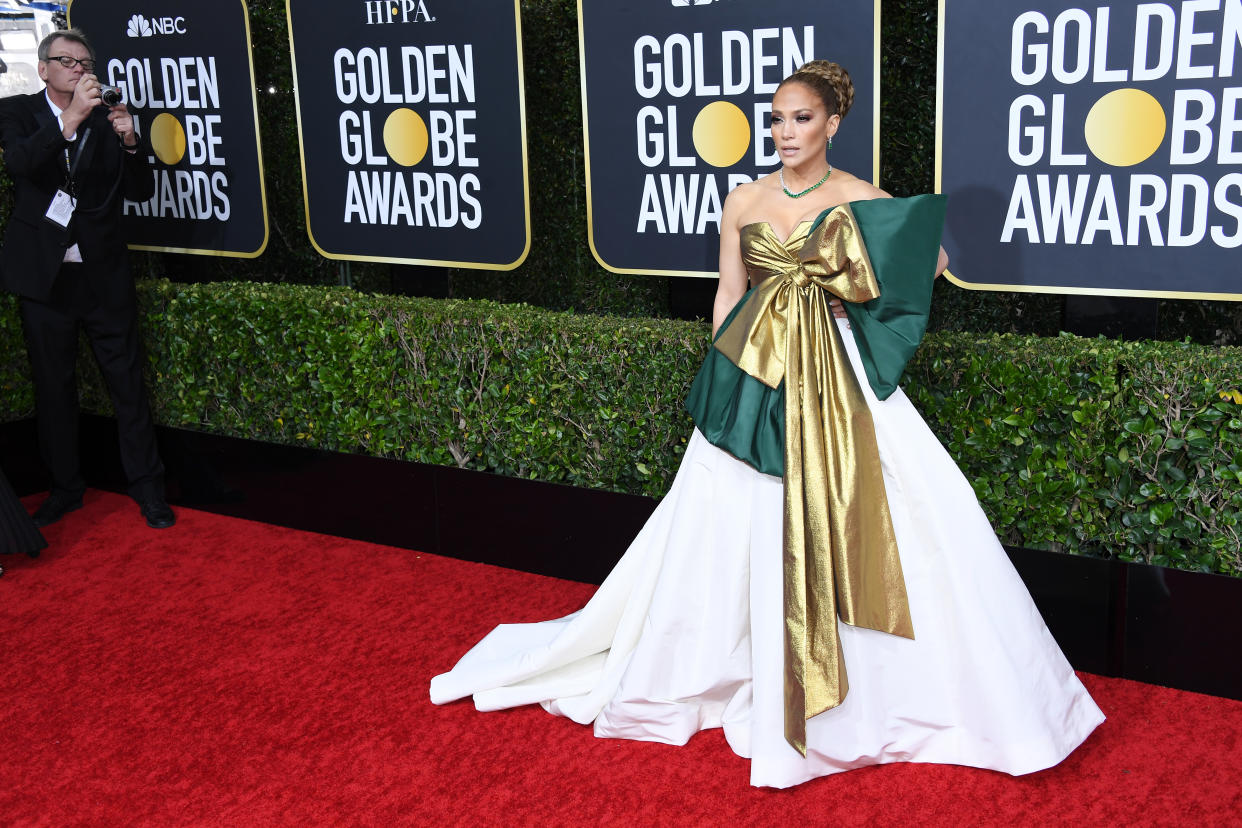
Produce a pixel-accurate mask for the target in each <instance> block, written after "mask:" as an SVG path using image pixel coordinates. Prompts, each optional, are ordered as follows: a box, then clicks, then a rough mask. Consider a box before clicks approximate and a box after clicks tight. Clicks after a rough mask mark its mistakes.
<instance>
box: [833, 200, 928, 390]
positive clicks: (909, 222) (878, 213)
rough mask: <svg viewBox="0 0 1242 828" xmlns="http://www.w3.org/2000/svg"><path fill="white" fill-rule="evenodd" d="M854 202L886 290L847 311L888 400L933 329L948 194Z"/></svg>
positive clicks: (874, 383)
mask: <svg viewBox="0 0 1242 828" xmlns="http://www.w3.org/2000/svg"><path fill="white" fill-rule="evenodd" d="M849 207H850V208H851V209H852V210H853V211H854V217H855V218H856V219H857V221H858V227H859V229H860V230H861V232H862V235H863V241H864V244H865V246H866V249H867V252H868V254H869V255H870V256H871V265H872V267H873V268H874V269H875V273H876V278H877V279H878V280H879V283H880V287H881V290H882V291H883V292H882V293H881V294H880V296H879V298H877V299H873V300H871V301H869V302H864V303H862V304H849V303H846V305H845V312H846V314H848V315H849V319H850V326H851V328H852V329H853V331H854V341H855V342H856V343H857V344H858V354H859V356H861V357H862V362H863V368H864V369H865V370H866V372H867V381H868V382H869V383H870V384H871V390H872V391H874V392H875V395H876V396H877V397H878V398H880V399H881V400H887V399H888V397H889V395H890V394H892V393H893V391H895V390H897V386H898V384H899V383H900V382H901V375H902V373H904V372H905V370H906V363H908V362H909V361H910V358H911V357H913V356H914V351H915V349H917V348H918V346H919V342H921V341H922V339H923V333H924V332H925V331H926V330H927V315H928V313H929V312H930V310H931V297H932V286H933V284H934V280H933V279H932V275H933V274H934V273H935V271H936V260H937V259H938V258H939V256H940V232H941V229H942V228H943V227H944V208H945V197H944V196H943V195H919V196H913V197H911V198H877V199H874V200H872V201H855V202H852V203H851V204H850V205H849ZM821 218H822V217H821Z"/></svg>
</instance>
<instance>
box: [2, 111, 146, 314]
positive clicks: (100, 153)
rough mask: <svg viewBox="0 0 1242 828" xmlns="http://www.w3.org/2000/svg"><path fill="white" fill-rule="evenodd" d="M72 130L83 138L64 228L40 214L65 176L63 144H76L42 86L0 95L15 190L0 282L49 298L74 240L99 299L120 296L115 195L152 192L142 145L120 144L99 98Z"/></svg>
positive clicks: (122, 277)
mask: <svg viewBox="0 0 1242 828" xmlns="http://www.w3.org/2000/svg"><path fill="white" fill-rule="evenodd" d="M88 128H89V130H90V132H89V134H88V133H87V129H88ZM77 137H78V141H77V142H76V143H81V144H82V147H81V150H80V152H81V158H80V160H79V161H78V162H77V167H76V169H75V173H74V185H75V189H76V192H77V199H78V206H77V209H76V211H75V212H74V216H73V219H72V220H71V221H70V223H69V227H67V228H62V227H60V226H59V225H57V224H54V223H53V222H51V221H48V220H47V219H46V218H45V215H46V213H47V209H48V207H49V206H50V205H51V203H52V198H53V197H54V196H55V194H56V191H57V190H58V189H60V188H62V187H63V186H64V183H65V150H66V149H68V150H69V154H70V158H71V159H72V158H73V156H74V155H75V154H76V153H77V152H78V149H77V146H76V144H75V143H74V142H69V141H66V140H65V138H64V136H63V135H61V132H60V124H59V123H58V122H57V120H56V118H55V117H53V116H52V110H51V109H50V108H49V106H48V103H47V98H46V97H45V94H44V93H43V92H36V93H35V94H33V95H14V96H12V97H10V98H4V99H0V147H3V149H4V162H5V164H6V166H7V167H8V169H9V175H10V176H12V178H13V184H14V191H15V200H14V205H13V213H12V215H11V216H9V222H8V227H7V229H6V232H5V236H4V250H3V251H2V252H0V286H2V287H3V288H4V289H5V290H9V291H11V292H13V293H16V294H18V295H21V296H26V297H29V298H31V299H37V300H39V301H47V299H48V298H49V297H50V296H51V293H52V285H53V283H54V282H55V281H56V274H57V273H58V272H59V271H60V265H61V262H62V261H63V260H64V257H65V248H67V247H68V246H69V245H71V244H74V243H77V245H78V249H79V250H80V251H81V252H82V260H83V261H84V262H85V263H86V267H85V272H86V274H87V278H88V279H89V280H90V284H91V287H92V289H93V290H94V292H95V295H96V297H97V298H98V299H99V300H100V301H101V302H102V303H104V304H113V303H116V302H123V301H125V299H126V297H129V296H132V295H133V280H132V277H131V276H130V273H129V265H128V260H127V257H126V250H125V240H124V238H123V237H122V235H121V228H120V221H121V201H122V198H128V199H131V200H134V201H142V200H145V199H148V198H150V197H151V195H152V194H153V193H154V192H155V180H154V178H153V177H152V173H151V170H150V167H149V166H148V164H147V160H146V159H147V152H148V149H147V147H145V146H140V147H139V149H138V152H136V153H132V154H131V153H128V152H126V151H125V150H123V149H122V148H121V145H120V141H119V140H118V139H117V136H116V133H115V132H113V131H112V125H111V124H110V123H109V122H108V110H107V109H106V108H105V107H102V106H99V107H96V108H95V109H94V111H92V112H91V114H90V116H89V117H88V118H87V119H86V120H85V121H83V122H82V125H81V126H79V127H78V133H77ZM84 138H85V141H84V143H83V140H84Z"/></svg>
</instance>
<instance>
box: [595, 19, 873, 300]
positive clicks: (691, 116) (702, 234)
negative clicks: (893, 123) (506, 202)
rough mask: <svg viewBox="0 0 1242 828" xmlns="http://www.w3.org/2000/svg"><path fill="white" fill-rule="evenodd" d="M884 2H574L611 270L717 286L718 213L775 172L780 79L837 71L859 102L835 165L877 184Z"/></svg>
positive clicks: (598, 243)
mask: <svg viewBox="0 0 1242 828" xmlns="http://www.w3.org/2000/svg"><path fill="white" fill-rule="evenodd" d="M879 6H880V3H879V0H849V2H833V3H808V2H806V0H715V2H713V0H579V3H578V25H579V27H580V29H579V37H580V40H581V48H582V54H581V59H582V98H583V117H584V132H585V135H586V157H587V182H586V183H587V216H588V219H587V220H588V222H589V225H590V226H589V235H590V243H591V250H592V252H593V253H594V255H595V258H596V259H597V260H598V261H599V263H600V264H601V265H603V266H604V267H605V268H607V269H609V270H612V271H614V272H617V273H646V274H660V275H679V276H706V277H712V278H714V277H715V276H716V264H717V256H718V248H719V243H720V212H721V205H722V204H723V202H724V198H725V196H726V195H728V193H729V191H730V190H732V189H733V188H734V187H736V186H737V185H738V184H739V183H743V182H747V181H753V180H754V179H756V178H758V177H760V176H762V175H765V174H767V173H769V172H772V171H773V170H775V169H776V168H777V166H778V164H779V159H778V157H777V155H776V152H775V149H774V147H773V145H772V140H771V137H770V133H769V130H768V119H769V112H770V108H771V100H772V94H773V93H774V92H775V91H776V87H777V85H778V84H779V83H780V81H781V80H782V79H783V78H784V77H786V76H787V75H789V74H790V73H791V72H793V71H794V70H795V69H797V68H798V66H800V65H801V64H803V63H805V62H806V61H808V60H812V59H818V58H823V59H827V60H833V61H836V62H837V63H839V64H841V65H842V66H844V67H845V68H846V70H848V71H849V73H850V76H851V78H852V79H853V82H854V86H855V90H856V94H855V99H854V106H853V108H852V109H851V110H850V113H849V115H848V116H847V117H846V118H845V120H844V121H843V122H842V126H841V130H840V131H839V132H838V133H837V136H836V137H835V138H834V139H833V147H834V148H833V149H832V151H831V152H830V153H829V160H830V161H831V162H832V164H833V165H834V166H837V167H841V168H842V169H846V170H849V171H850V172H852V173H854V174H855V175H857V176H858V177H859V178H863V179H869V180H873V181H874V180H876V179H877V178H878V174H879V154H878V153H879V141H878V138H877V132H878V128H879V83H878V60H879V58H878V55H879V50H878V44H877V38H878V31H879V27H878V16H879Z"/></svg>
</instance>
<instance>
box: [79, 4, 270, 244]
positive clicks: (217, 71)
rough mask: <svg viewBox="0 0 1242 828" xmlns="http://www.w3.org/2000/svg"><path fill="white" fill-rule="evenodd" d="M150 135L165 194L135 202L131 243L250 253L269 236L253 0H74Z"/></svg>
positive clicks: (104, 64)
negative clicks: (198, 0)
mask: <svg viewBox="0 0 1242 828" xmlns="http://www.w3.org/2000/svg"><path fill="white" fill-rule="evenodd" d="M68 17H69V23H70V24H71V25H72V26H74V27H77V28H80V29H82V30H83V31H84V32H85V33H86V35H87V37H88V38H90V41H91V46H92V47H94V50H95V56H96V57H97V58H98V66H96V67H95V74H96V75H98V76H99V79H100V81H101V82H102V83H106V84H111V85H112V86H116V87H118V88H119V89H120V90H121V94H122V96H123V100H124V101H125V103H126V104H127V105H128V106H129V108H130V110H131V112H132V113H133V115H134V121H135V123H136V124H137V129H138V131H139V132H140V133H141V134H142V135H144V136H146V138H147V139H148V140H149V142H150V145H151V148H152V151H153V152H152V155H151V159H150V160H151V165H152V167H153V169H154V173H153V174H154V176H155V195H154V196H152V197H151V199H150V200H148V201H143V202H126V203H125V204H124V207H123V220H124V222H125V225H126V236H127V238H128V239H129V242H130V247H133V248H136V249H140V250H161V251H166V252H172V253H202V254H209V255H219V256H237V257H243V258H252V257H254V256H258V255H259V254H260V253H262V252H263V249H264V248H265V247H266V246H267V238H268V226H267V205H266V196H265V193H264V189H263V160H262V155H261V154H260V151H259V123H258V110H257V108H256V105H255V86H254V69H253V66H252V64H251V59H250V18H249V15H248V13H247V10H246V4H245V2H244V1H243V0H217V2H211V3H207V2H203V3H186V2H184V1H183V0H142V2H141V3H133V2H130V1H129V0H72V2H71V3H70V4H69V10H68Z"/></svg>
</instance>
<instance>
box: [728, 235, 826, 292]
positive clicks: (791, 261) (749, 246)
mask: <svg viewBox="0 0 1242 828" xmlns="http://www.w3.org/2000/svg"><path fill="white" fill-rule="evenodd" d="M813 224H814V220H813V219H811V220H807V221H800V222H798V223H797V224H795V225H794V228H793V230H792V231H791V232H790V233H789V237H788V238H786V239H781V238H780V236H778V235H777V234H776V231H775V230H773V229H772V225H771V224H769V223H768V222H766V221H755V222H751V223H750V224H747V225H745V226H744V227H743V228H742V230H741V244H742V261H743V262H745V263H746V272H747V273H749V274H750V283H751V284H752V285H757V284H759V283H760V282H762V281H763V280H764V279H766V278H768V277H769V276H774V275H776V274H777V273H783V272H785V271H787V270H789V269H791V268H795V267H797V266H798V251H799V250H800V249H801V248H802V245H803V244H805V243H806V238H807V234H808V232H809V231H810V229H811V226H812V225H813Z"/></svg>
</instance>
